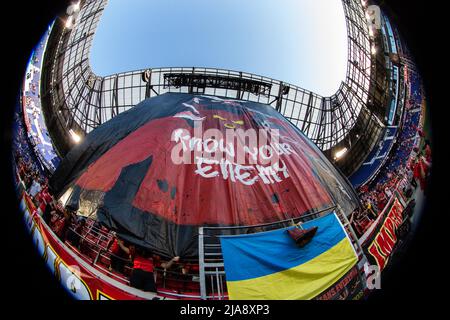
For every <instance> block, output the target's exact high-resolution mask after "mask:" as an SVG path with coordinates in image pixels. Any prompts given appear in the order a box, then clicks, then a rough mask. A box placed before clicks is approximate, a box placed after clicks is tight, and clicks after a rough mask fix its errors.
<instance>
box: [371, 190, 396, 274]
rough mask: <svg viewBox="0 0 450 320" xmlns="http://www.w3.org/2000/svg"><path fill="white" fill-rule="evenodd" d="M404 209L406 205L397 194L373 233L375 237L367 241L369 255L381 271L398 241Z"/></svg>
mask: <svg viewBox="0 0 450 320" xmlns="http://www.w3.org/2000/svg"><path fill="white" fill-rule="evenodd" d="M403 210H404V206H403V205H402V203H401V202H400V200H399V198H398V196H397V195H396V196H395V198H394V200H393V201H392V202H391V203H390V204H389V206H388V208H387V209H386V211H385V215H384V218H383V219H382V220H381V221H380V223H379V226H377V229H376V231H375V232H374V233H373V235H374V236H373V238H372V239H371V240H369V241H366V243H367V247H366V252H367V253H368V257H369V259H371V260H373V262H375V263H376V264H377V265H378V266H379V267H380V271H382V270H383V269H384V268H385V267H386V264H387V263H388V261H389V257H390V256H391V255H392V253H393V252H394V249H395V246H396V244H397V241H398V237H397V230H398V229H399V227H400V226H401V225H402V224H403Z"/></svg>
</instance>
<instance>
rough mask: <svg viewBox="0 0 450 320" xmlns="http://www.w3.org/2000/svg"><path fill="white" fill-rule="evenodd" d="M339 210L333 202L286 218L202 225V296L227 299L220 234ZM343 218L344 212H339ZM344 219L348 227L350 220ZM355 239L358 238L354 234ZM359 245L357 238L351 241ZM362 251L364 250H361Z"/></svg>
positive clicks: (272, 227)
mask: <svg viewBox="0 0 450 320" xmlns="http://www.w3.org/2000/svg"><path fill="white" fill-rule="evenodd" d="M333 211H334V212H336V213H337V212H338V211H339V207H338V206H331V207H328V208H325V209H322V210H319V211H316V212H312V213H309V214H305V215H303V216H300V217H296V218H291V219H286V220H283V221H277V222H273V223H267V224H259V225H254V226H233V227H200V228H199V243H198V245H199V267H200V292H201V298H202V300H226V299H228V294H227V287H226V276H225V266H224V261H223V256H222V247H221V244H220V236H224V235H239V234H252V233H258V232H266V231H270V230H277V229H282V228H286V227H290V226H293V225H295V224H298V223H304V222H307V221H311V220H315V219H317V218H320V217H322V216H325V215H327V214H329V213H331V212H333ZM338 217H339V218H340V219H341V220H342V216H341V215H339V214H338ZM345 220H346V218H344V221H341V222H342V223H343V225H345V226H346V227H347V228H348V227H349V223H348V220H347V221H345ZM355 239H356V238H355ZM352 242H353V244H354V246H355V247H357V246H358V245H357V241H356V242H355V241H352ZM360 252H362V250H361V251H360Z"/></svg>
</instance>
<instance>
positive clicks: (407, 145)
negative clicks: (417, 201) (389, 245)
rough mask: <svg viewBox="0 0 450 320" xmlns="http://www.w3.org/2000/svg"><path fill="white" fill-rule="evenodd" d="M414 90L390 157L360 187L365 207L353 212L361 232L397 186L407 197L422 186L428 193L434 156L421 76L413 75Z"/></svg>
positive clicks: (354, 220) (378, 212) (370, 223)
mask: <svg viewBox="0 0 450 320" xmlns="http://www.w3.org/2000/svg"><path fill="white" fill-rule="evenodd" d="M411 90H412V95H411V99H409V100H408V101H407V102H406V107H405V115H404V120H403V124H402V126H401V129H400V130H399V135H398V136H397V139H396V142H395V144H394V145H393V147H392V149H391V152H390V154H389V155H388V159H387V161H386V162H385V163H384V165H383V166H382V167H381V168H380V170H379V171H378V173H377V175H376V177H375V178H374V179H373V180H371V181H370V182H368V183H366V184H364V185H362V186H360V187H359V188H358V189H357V192H358V194H359V195H360V199H361V203H362V208H359V209H357V210H355V212H353V213H352V215H351V216H350V221H351V223H352V225H353V227H354V229H355V232H356V233H357V235H358V236H362V235H363V234H364V233H365V231H367V229H368V228H370V226H371V225H372V224H373V223H374V222H375V221H376V219H377V218H378V216H379V214H380V213H381V212H382V211H383V210H384V208H385V207H386V205H387V204H388V202H389V200H390V199H391V198H392V196H393V195H394V192H395V191H396V190H397V191H399V192H400V193H401V195H402V196H404V197H405V198H406V199H410V198H411V197H412V196H413V194H414V191H415V189H416V188H417V187H418V186H420V189H421V190H422V191H423V192H424V193H425V194H426V182H427V180H428V178H429V175H430V171H431V162H432V157H431V146H430V142H429V140H428V139H426V137H425V133H424V130H423V128H422V126H421V113H422V107H421V106H422V101H421V95H420V93H419V89H417V79H413V84H412V87H411Z"/></svg>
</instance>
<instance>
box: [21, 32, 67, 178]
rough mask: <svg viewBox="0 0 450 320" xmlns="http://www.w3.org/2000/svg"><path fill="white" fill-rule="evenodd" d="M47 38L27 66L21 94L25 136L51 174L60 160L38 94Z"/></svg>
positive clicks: (45, 37)
mask: <svg viewBox="0 0 450 320" xmlns="http://www.w3.org/2000/svg"><path fill="white" fill-rule="evenodd" d="M48 36H49V34H45V36H44V37H43V38H42V39H41V42H40V44H39V45H38V46H37V47H36V48H35V50H34V52H33V54H32V57H31V59H30V62H29V64H28V67H27V72H26V76H25V80H24V85H23V92H22V104H23V105H22V106H23V110H22V112H23V118H24V124H25V126H26V128H27V136H28V138H29V140H30V142H31V144H32V145H33V149H34V150H35V154H36V155H37V157H38V159H39V161H40V162H41V163H42V164H43V165H44V166H45V167H46V169H47V170H49V171H51V172H53V171H54V170H55V168H56V167H57V166H58V164H59V162H60V159H59V157H58V156H57V154H56V152H55V150H54V148H53V145H52V143H51V139H50V136H49V133H48V131H47V127H46V124H45V120H44V116H43V114H42V109H41V100H40V93H39V87H40V78H41V67H42V58H43V54H44V50H45V44H46V42H47V38H48Z"/></svg>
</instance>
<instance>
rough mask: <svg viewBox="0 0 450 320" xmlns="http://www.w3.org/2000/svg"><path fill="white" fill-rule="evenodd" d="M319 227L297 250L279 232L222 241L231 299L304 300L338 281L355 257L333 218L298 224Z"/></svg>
mask: <svg viewBox="0 0 450 320" xmlns="http://www.w3.org/2000/svg"><path fill="white" fill-rule="evenodd" d="M303 227H304V229H309V228H312V227H319V229H318V231H317V233H316V236H315V237H314V238H313V239H312V241H311V242H310V243H309V244H307V245H306V246H305V247H304V248H300V247H299V246H297V244H296V243H295V242H294V240H293V239H292V238H291V237H290V236H289V234H288V233H287V230H289V229H292V227H291V228H286V229H280V230H275V231H269V232H262V233H257V234H250V235H239V236H223V237H221V244H222V252H223V257H224V263H225V273H226V278H227V286H228V295H229V298H230V299H231V300H309V299H312V298H314V297H317V296H318V295H319V294H321V293H322V292H324V291H325V290H327V289H328V288H330V287H331V286H332V285H333V284H335V283H336V282H337V281H338V280H339V279H340V278H342V277H343V276H344V275H345V274H346V273H347V272H348V271H349V270H350V269H351V268H352V267H353V266H355V265H356V263H357V261H358V258H357V255H356V252H355V250H354V248H353V245H352V244H351V242H350V240H349V238H348V237H347V234H346V233H345V231H344V229H343V226H342V224H341V223H340V221H339V219H338V218H337V217H336V214H334V213H333V214H329V215H327V216H325V217H322V218H319V219H317V220H313V221H309V222H307V223H304V224H303Z"/></svg>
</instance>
